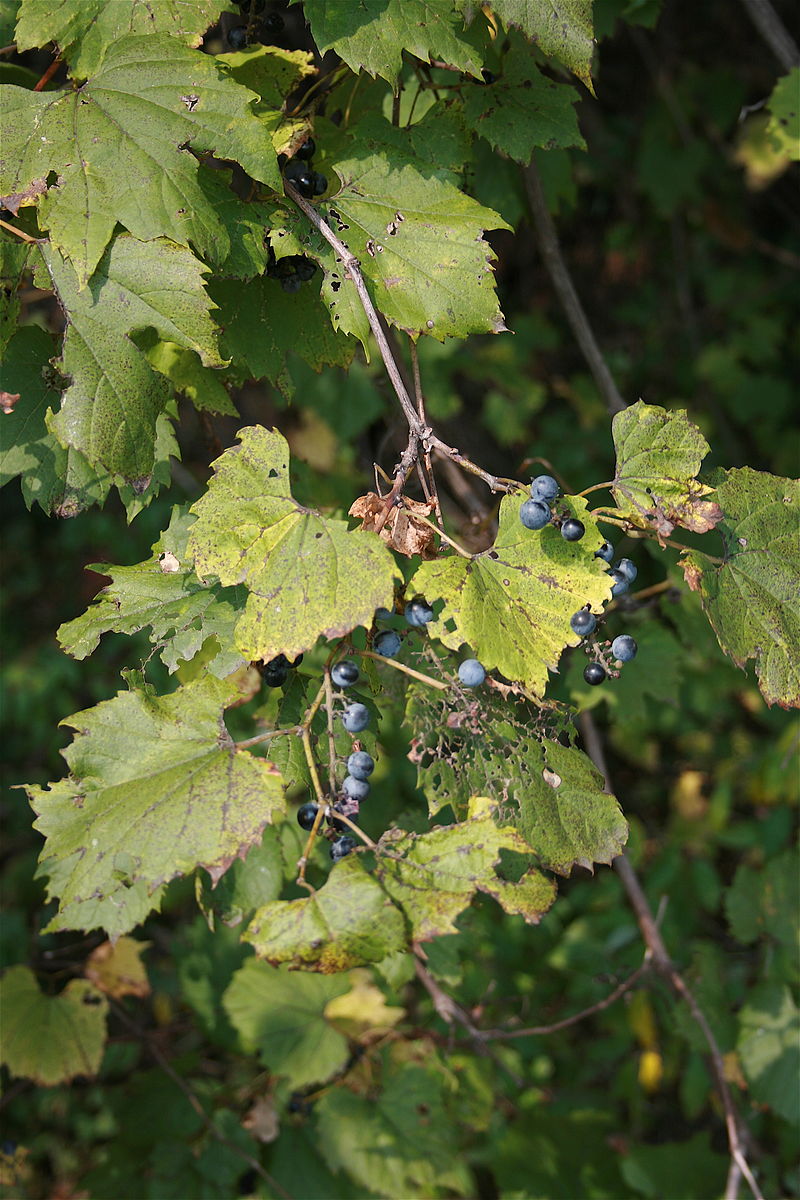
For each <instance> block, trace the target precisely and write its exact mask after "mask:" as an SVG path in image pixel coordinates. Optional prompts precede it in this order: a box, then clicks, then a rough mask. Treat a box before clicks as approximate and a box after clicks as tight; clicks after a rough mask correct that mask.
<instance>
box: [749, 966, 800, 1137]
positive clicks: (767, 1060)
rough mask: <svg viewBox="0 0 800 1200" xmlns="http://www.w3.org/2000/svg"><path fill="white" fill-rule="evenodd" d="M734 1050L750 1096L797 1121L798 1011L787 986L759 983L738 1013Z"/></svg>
mask: <svg viewBox="0 0 800 1200" xmlns="http://www.w3.org/2000/svg"><path fill="white" fill-rule="evenodd" d="M739 1022H740V1026H741V1032H740V1036H739V1042H738V1046H737V1050H738V1053H739V1057H740V1059H741V1062H742V1067H743V1068H744V1073H745V1075H746V1076H747V1080H748V1082H749V1084H750V1089H751V1091H752V1094H753V1099H754V1100H755V1101H756V1102H757V1103H759V1104H768V1105H769V1107H770V1108H772V1109H774V1110H775V1112H776V1113H779V1114H780V1116H782V1117H785V1119H786V1120H787V1121H790V1122H791V1123H792V1124H793V1125H800V1096H799V1095H798V1090H797V1078H798V1074H800V1012H798V1009H797V1005H796V1004H795V1002H794V999H793V998H792V994H791V992H790V990H789V988H788V987H781V986H780V985H779V984H776V983H761V984H759V985H758V986H757V987H756V988H754V989H753V991H752V992H751V994H750V996H749V997H748V1000H747V1003H746V1004H745V1006H744V1007H743V1008H742V1010H741V1012H740V1014H739Z"/></svg>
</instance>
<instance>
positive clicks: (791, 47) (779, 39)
mask: <svg viewBox="0 0 800 1200" xmlns="http://www.w3.org/2000/svg"><path fill="white" fill-rule="evenodd" d="M742 4H743V5H744V7H745V8H746V9H747V15H748V16H749V17H750V20H751V21H752V22H753V24H754V25H755V27H756V29H757V30H758V32H759V33H760V34H761V36H762V38H763V39H764V41H765V42H766V43H767V45H768V46H769V48H770V50H771V51H772V53H773V54H774V55H775V57H776V58H777V60H778V62H779V63H780V64H781V66H782V67H783V68H784V70H785V71H791V69H792V67H797V66H800V50H798V48H797V42H796V41H795V40H794V38H793V37H792V35H791V34H790V33H789V31H788V29H787V28H786V26H785V25H784V23H783V21H782V20H781V19H780V17H779V16H778V14H777V13H776V12H775V9H774V8H773V7H772V5H771V4H770V2H769V0H742Z"/></svg>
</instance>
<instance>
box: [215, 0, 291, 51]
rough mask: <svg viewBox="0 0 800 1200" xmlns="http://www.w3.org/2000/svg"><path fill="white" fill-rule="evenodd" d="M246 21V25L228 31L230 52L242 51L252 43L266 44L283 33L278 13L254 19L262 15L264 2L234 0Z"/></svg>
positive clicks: (281, 19)
mask: <svg viewBox="0 0 800 1200" xmlns="http://www.w3.org/2000/svg"><path fill="white" fill-rule="evenodd" d="M234 3H235V4H236V6H237V7H238V9H239V11H240V12H241V14H242V17H243V18H245V19H246V20H247V24H246V25H234V26H233V27H232V28H231V29H229V30H228V34H227V42H228V45H229V46H230V48H231V50H244V49H245V48H246V47H247V46H248V45H250V44H251V43H252V42H266V43H267V44H269V42H270V39H272V38H275V37H277V36H278V35H279V34H280V33H282V32H283V17H282V16H281V15H280V13H276V12H272V13H267V15H266V16H265V17H264V18H263V19H262V20H260V21H255V20H254V18H255V17H257V16H259V15H260V14H261V13H263V11H264V9H265V8H266V6H267V4H266V0H234Z"/></svg>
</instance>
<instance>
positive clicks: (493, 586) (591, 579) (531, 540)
mask: <svg viewBox="0 0 800 1200" xmlns="http://www.w3.org/2000/svg"><path fill="white" fill-rule="evenodd" d="M523 501H524V497H523V496H521V495H510V496H505V497H504V498H503V502H502V504H501V505H500V518H499V529H498V532H497V538H496V540H495V544H494V546H493V547H492V548H491V549H489V550H485V551H483V552H482V553H481V554H476V555H475V556H474V557H473V558H464V557H462V556H461V555H451V556H449V557H447V558H440V559H434V560H433V561H431V562H425V563H423V564H422V565H421V566H420V567H419V568H418V570H417V571H416V573H415V575H414V577H413V579H412V580H411V584H410V589H411V590H412V591H416V592H418V593H420V594H421V595H423V596H425V597H426V599H427V600H428V603H429V604H434V603H435V602H436V601H438V600H443V601H444V608H443V609H442V611H441V612H440V613H439V615H438V618H437V620H436V621H433V622H431V624H430V625H429V626H428V629H429V631H430V633H431V634H432V635H433V637H436V638H440V639H441V641H443V642H444V644H445V645H446V646H449V647H450V648H451V649H453V650H458V649H459V648H460V647H461V646H462V645H463V643H465V642H466V643H467V644H468V645H469V646H471V647H472V649H473V650H474V651H475V654H476V655H477V657H478V658H479V659H480V661H481V662H482V663H483V665H484V666H485V667H486V669H487V670H492V669H494V668H497V670H499V671H500V672H502V674H503V675H504V676H505V677H506V679H510V680H514V681H518V682H520V683H522V684H524V685H525V687H526V688H529V689H530V690H531V691H533V692H535V693H536V694H538V695H540V694H541V693H542V692H543V691H544V689H545V686H546V684H547V672H548V669H549V670H551V671H555V670H556V666H557V663H558V660H559V657H560V655H561V652H562V650H563V649H564V648H565V647H566V646H577V645H578V643H579V642H580V638H578V637H577V636H576V635H575V634H574V633H573V632H572V630H571V629H570V625H569V621H570V617H571V616H572V615H573V613H575V612H576V611H577V610H578V609H579V608H582V607H583V606H584V605H585V604H589V605H591V607H592V609H593V610H594V611H595V612H599V611H600V609H601V608H602V605H603V602H604V601H607V600H608V599H609V598H610V596H611V585H610V582H609V576H608V575H607V573H606V572H605V570H604V566H603V564H602V562H601V561H600V559H597V558H595V557H594V551H595V550H597V549H598V547H599V546H601V545H602V543H603V536H602V534H601V533H600V531H599V529H598V527H597V524H596V523H595V522H594V520H593V519H592V518H591V516H590V515H589V512H588V508H587V505H586V501H585V500H583V499H580V498H578V497H567V498H565V500H564V502H563V505H562V508H563V509H564V511H565V512H566V511H567V510H569V512H570V514H572V515H576V516H579V517H580V518H581V520H582V521H583V523H584V524H585V526H586V535H585V536H584V537H583V538H582V539H581V540H580V541H579V542H567V541H565V539H564V538H562V537H561V534H560V533H559V531H558V530H557V529H556V528H555V527H554V526H553V525H548V526H546V527H545V528H544V529H543V530H542V531H541V532H539V533H532V532H531V531H530V530H528V529H525V527H524V526H523V525H522V523H521V521H520V519H519V510H520V508H521V506H522V503H523Z"/></svg>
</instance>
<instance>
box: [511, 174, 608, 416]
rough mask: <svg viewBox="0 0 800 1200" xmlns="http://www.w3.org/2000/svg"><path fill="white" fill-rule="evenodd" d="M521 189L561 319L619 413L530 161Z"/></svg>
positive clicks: (602, 393) (604, 363) (600, 355)
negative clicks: (523, 188)
mask: <svg viewBox="0 0 800 1200" xmlns="http://www.w3.org/2000/svg"><path fill="white" fill-rule="evenodd" d="M523 176H524V179H525V188H526V191H527V193H528V203H529V205H530V209H531V216H532V218H533V224H534V228H535V230H536V237H537V240H538V242H539V249H540V251H541V254H542V259H543V260H544V265H545V267H546V268H547V272H548V274H549V276H550V279H551V281H552V283H553V287H554V289H555V292H556V295H557V296H558V299H559V300H560V302H561V307H562V308H563V309H564V315H565V316H566V318H567V320H568V321H569V324H570V327H571V329H572V332H573V333H574V334H575V340H576V341H577V343H578V345H579V346H580V348H581V351H582V352H583V357H584V358H585V359H586V363H587V365H588V367H589V370H590V371H591V373H592V375H593V376H594V381H595V383H596V384H597V387H598V389H599V391H600V394H601V396H602V397H603V399H604V400H605V402H606V407H607V408H608V411H609V412H610V413H618V412H623V411H624V409H625V408H627V405H626V403H625V401H624V400H623V399H622V396H621V395H620V393H619V391H618V390H617V385H616V383H615V382H614V379H613V376H612V374H611V372H610V371H609V369H608V366H607V365H606V360H605V359H604V358H603V355H602V353H601V350H600V347H599V346H598V344H597V341H596V339H595V336H594V333H593V332H592V327H591V325H590V324H589V321H588V318H587V316H586V313H585V312H584V310H583V305H582V304H581V302H580V299H579V297H578V293H577V292H576V290H575V285H574V284H573V282H572V277H571V276H570V273H569V271H568V270H567V265H566V263H565V262H564V257H563V255H562V253H561V247H560V246H559V244H558V235H557V234H556V228H555V225H554V224H553V218H552V217H551V216H550V211H549V209H548V207H547V202H546V201H545V198H544V192H543V190H542V181H541V178H540V176H539V171H538V169H537V167H536V163H535V162H534V161H533V159H531V161H530V163H529V164H528V166H527V167H526V168H525V170H524V172H523Z"/></svg>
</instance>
